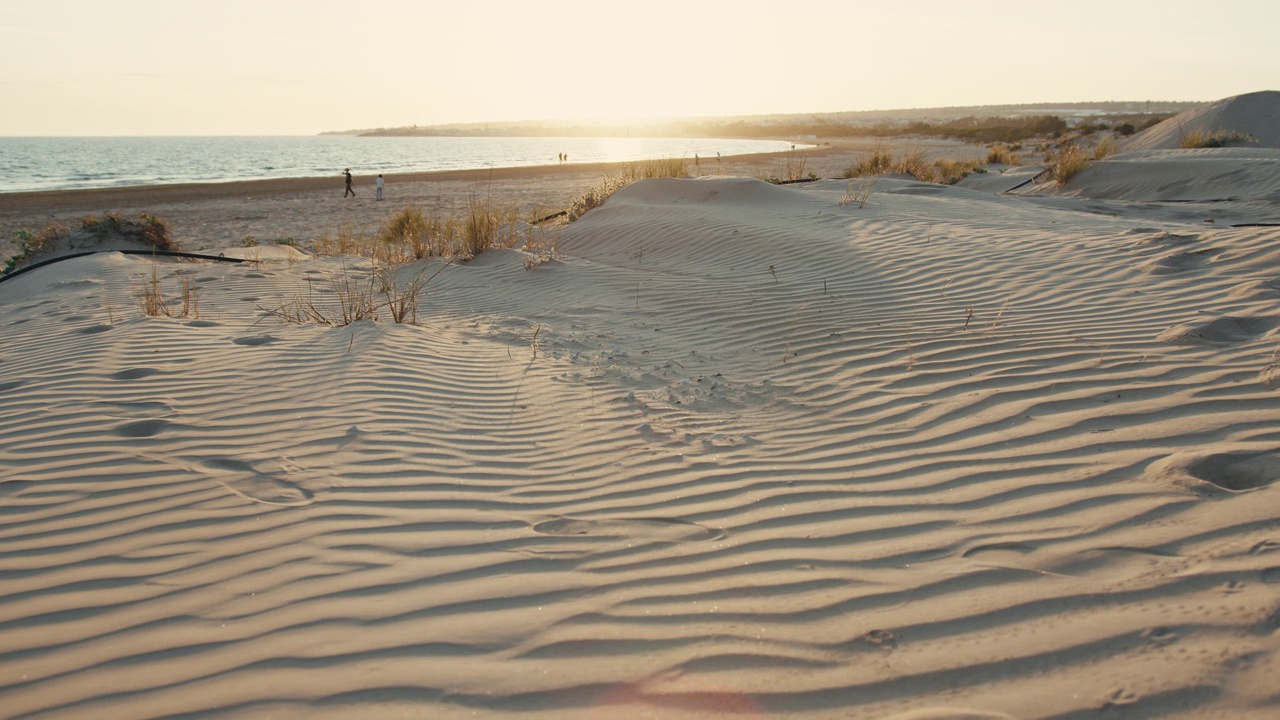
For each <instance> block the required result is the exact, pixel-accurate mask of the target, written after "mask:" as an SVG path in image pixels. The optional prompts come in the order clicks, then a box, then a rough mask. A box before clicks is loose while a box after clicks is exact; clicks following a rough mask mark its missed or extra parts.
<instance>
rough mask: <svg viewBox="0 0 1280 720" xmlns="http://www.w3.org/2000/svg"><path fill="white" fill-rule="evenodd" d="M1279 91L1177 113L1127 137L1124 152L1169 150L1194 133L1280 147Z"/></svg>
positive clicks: (1257, 93)
mask: <svg viewBox="0 0 1280 720" xmlns="http://www.w3.org/2000/svg"><path fill="white" fill-rule="evenodd" d="M1277 117H1280V91H1276V90H1263V91H1261V92H1253V93H1247V94H1244V95H1236V96H1234V97H1229V98H1224V99H1222V100H1219V101H1217V102H1215V103H1211V104H1209V105H1206V106H1205V107H1202V108H1197V109H1195V110H1188V111H1186V112H1182V113H1178V114H1177V115H1174V116H1173V117H1171V118H1169V119H1168V120H1165V121H1163V122H1161V123H1159V124H1158V125H1155V126H1154V127H1150V128H1147V129H1146V130H1143V131H1142V132H1140V133H1138V134H1137V135H1134V136H1133V137H1131V138H1129V140H1128V141H1127V142H1126V143H1125V148H1124V149H1126V150H1172V149H1175V148H1178V147H1181V143H1182V139H1183V138H1184V137H1186V136H1187V135H1188V134H1190V133H1193V132H1203V133H1214V132H1219V131H1226V132H1236V133H1241V134H1244V135H1248V136H1250V137H1252V138H1253V142H1252V143H1251V144H1252V145H1255V146H1258V147H1266V148H1280V123H1277V122H1276V118H1277Z"/></svg>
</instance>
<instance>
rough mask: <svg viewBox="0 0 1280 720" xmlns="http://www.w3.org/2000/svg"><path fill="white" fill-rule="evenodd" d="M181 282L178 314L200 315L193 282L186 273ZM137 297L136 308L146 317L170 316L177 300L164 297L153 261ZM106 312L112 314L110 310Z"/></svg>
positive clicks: (192, 316) (190, 316) (184, 315)
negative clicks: (149, 272) (180, 306)
mask: <svg viewBox="0 0 1280 720" xmlns="http://www.w3.org/2000/svg"><path fill="white" fill-rule="evenodd" d="M181 282H182V287H181V293H182V300H181V302H182V309H181V311H179V313H178V314H179V315H180V316H181V317H185V318H198V317H200V298H199V293H198V292H197V288H196V285H195V283H194V282H193V281H192V280H191V278H190V277H189V276H186V275H183V276H182V281H181ZM137 297H138V308H139V309H140V310H142V314H143V315H146V316H147V317H172V316H173V314H174V310H173V306H175V305H176V304H177V302H178V300H176V299H175V300H166V299H165V296H164V291H163V290H162V289H161V287H160V266H159V263H155V262H153V263H151V276H150V277H149V278H147V279H145V280H144V281H143V283H142V289H141V290H139V291H138V294H137ZM108 314H109V315H111V314H112V313H111V311H110V310H108Z"/></svg>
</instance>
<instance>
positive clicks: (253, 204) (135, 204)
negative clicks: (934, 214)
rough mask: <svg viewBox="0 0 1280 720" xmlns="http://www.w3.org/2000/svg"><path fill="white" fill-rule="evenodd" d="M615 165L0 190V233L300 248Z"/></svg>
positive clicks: (755, 167)
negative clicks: (378, 188) (146, 218)
mask: <svg viewBox="0 0 1280 720" xmlns="http://www.w3.org/2000/svg"><path fill="white" fill-rule="evenodd" d="M821 142H822V143H823V144H822V145H821V146H819V147H815V148H812V149H809V150H805V151H803V152H798V153H797V155H795V156H793V157H792V158H791V161H792V163H793V164H796V165H798V164H799V163H800V162H803V163H804V173H803V174H805V175H807V174H809V173H813V174H814V175H816V176H818V177H840V175H841V174H842V173H843V172H844V170H845V169H846V168H847V167H848V166H849V164H850V163H852V162H854V161H856V160H857V159H858V158H860V157H863V156H865V155H867V154H869V153H871V152H872V151H874V149H875V148H876V147H877V145H879V144H881V143H880V141H877V140H873V139H849V138H835V139H826V140H822V141H821ZM894 147H898V148H901V149H902V150H906V149H911V150H919V151H922V152H924V153H926V155H928V156H929V157H930V158H931V159H932V158H942V157H957V158H965V159H976V158H980V157H982V156H983V155H984V154H985V151H984V150H983V149H982V148H979V147H975V146H973V145H967V144H965V143H959V142H953V141H946V140H930V139H920V140H912V141H909V142H906V143H900V144H896V145H894ZM787 162H788V157H787V156H786V155H778V154H773V153H769V154H760V155H743V156H732V157H726V158H723V159H721V160H719V161H717V160H716V159H715V158H700V159H699V161H698V165H697V166H695V167H692V168H691V169H692V170H694V174H697V175H729V176H742V177H786V169H787ZM690 164H691V165H692V163H690ZM616 171H617V166H616V165H611V164H607V163H601V164H581V165H579V164H565V165H547V166H541V167H528V168H498V169H494V170H463V171H454V172H439V173H420V174H407V175H390V176H388V177H387V178H386V190H385V200H384V201H383V202H380V203H379V202H376V201H375V200H374V186H373V182H374V178H373V177H372V176H369V175H362V174H361V173H360V172H359V170H358V169H357V170H356V171H355V173H356V177H355V181H354V189H355V191H356V193H357V195H356V197H355V198H354V199H353V198H346V199H344V198H343V179H342V177H341V175H340V174H339V173H337V172H335V173H334V175H333V177H331V178H297V179H289V180H259V181H252V182H233V183H202V184H187V185H150V186H141V187H122V188H106V189H96V190H72V191H60V192H22V193H0V238H2V239H3V241H4V242H5V243H7V244H8V246H9V247H11V241H12V237H13V234H14V232H15V231H17V230H20V229H27V230H39V229H40V228H42V227H44V226H46V225H48V224H50V223H55V222H57V223H63V224H69V225H74V224H75V222H76V221H77V220H79V219H80V218H82V217H85V216H87V215H102V214H104V213H108V212H116V213H120V214H121V215H124V216H127V217H136V216H137V214H138V213H142V212H146V213H149V214H152V215H155V216H157V217H159V218H161V219H163V220H164V221H165V222H166V223H167V224H168V225H169V227H170V228H171V230H172V233H173V236H174V237H175V239H176V240H177V241H178V242H179V243H180V244H181V245H182V246H183V248H184V249H188V250H196V249H199V248H201V247H213V246H216V245H236V244H239V243H240V242H241V241H242V240H243V239H244V238H245V237H249V236H252V237H254V238H257V239H258V240H259V241H261V242H264V243H265V242H270V241H272V240H276V239H283V238H293V239H295V240H298V241H300V242H302V243H304V244H308V243H310V242H312V241H314V240H315V239H316V238H317V237H322V236H325V235H329V236H333V235H336V234H337V233H338V231H339V230H340V229H343V228H347V229H349V230H351V231H352V232H353V233H357V234H358V233H361V232H363V233H368V234H371V235H372V234H376V233H377V231H378V229H379V228H380V227H381V226H382V224H383V223H384V222H385V221H386V220H387V218H388V217H390V216H391V215H393V214H394V213H396V212H397V211H399V210H400V209H401V208H404V207H405V206H407V205H412V206H414V207H420V208H426V209H429V210H431V211H432V212H435V213H439V214H443V215H452V216H459V217H460V216H462V215H463V214H464V213H465V211H466V207H467V199H468V197H469V196H470V195H477V196H481V197H486V198H490V199H492V200H493V202H494V203H496V204H499V205H503V206H507V205H515V206H518V207H519V208H520V209H521V211H522V213H533V212H535V211H540V210H542V209H545V210H546V214H551V213H554V212H557V211H559V210H564V209H565V208H567V207H568V206H569V204H570V203H571V202H572V200H573V198H574V197H576V196H577V195H579V194H581V193H583V192H584V191H586V190H587V189H588V188H590V187H591V186H593V185H595V184H596V183H598V182H599V181H600V180H601V178H602V177H604V176H606V175H608V174H610V173H613V172H616ZM11 252H12V251H11V250H10V251H7V252H3V253H0V254H2V255H8V254H11Z"/></svg>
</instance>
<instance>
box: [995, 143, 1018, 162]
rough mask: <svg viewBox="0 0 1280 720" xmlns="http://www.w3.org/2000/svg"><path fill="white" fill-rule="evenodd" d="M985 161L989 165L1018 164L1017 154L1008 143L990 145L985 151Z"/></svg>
mask: <svg viewBox="0 0 1280 720" xmlns="http://www.w3.org/2000/svg"><path fill="white" fill-rule="evenodd" d="M987 163H988V164H991V165H1019V164H1021V162H1020V160H1019V158H1018V154H1017V153H1016V152H1014V149H1013V147H1012V146H1009V145H1000V144H997V145H992V146H991V149H990V150H989V151H988V152H987Z"/></svg>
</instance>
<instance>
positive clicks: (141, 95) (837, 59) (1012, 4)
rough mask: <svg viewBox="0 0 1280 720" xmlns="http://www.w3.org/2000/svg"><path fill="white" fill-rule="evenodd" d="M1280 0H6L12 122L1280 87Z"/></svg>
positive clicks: (1124, 95) (931, 100)
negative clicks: (1277, 38) (1278, 33)
mask: <svg viewBox="0 0 1280 720" xmlns="http://www.w3.org/2000/svg"><path fill="white" fill-rule="evenodd" d="M1277 28H1280V2H1276V1H1275V0H1215V1H1214V2H1212V3H1204V2H1203V1H1202V0H1195V1H1188V0H1107V1H1106V2H1099V1H1096V0H1075V1H1074V2H1059V3H1038V2H1026V1H1025V0H1020V1H1011V0H984V1H983V2H977V1H976V0H971V1H963V0H880V1H879V2H870V1H864V0H843V1H839V0H805V1H804V2H778V1H776V0H773V1H769V2H764V1H756V0H724V1H722V0H681V1H678V2H673V1H671V0H589V1H585V2H580V1H578V0H455V1H453V2H435V1H432V0H345V1H337V0H214V1H209V0H0V136H24V135H309V134H314V133H318V132H322V131H327V130H348V129H357V128H373V127H397V126H403V125H413V124H417V125H435V124H443V123H455V122H483V121H507V120H579V119H581V120H591V119H597V120H611V121H619V120H623V121H626V120H635V121H637V122H639V121H643V120H645V119H653V118H663V117H691V116H734V115H750V114H773V113H817V112H837V111H849V110H884V109H898V108H918V107H941V106H955V105H984V104H1014V103H1042V102H1084V101H1102V100H1179V101H1207V100H1217V99H1220V98H1224V97H1229V96H1232V95H1238V94H1241V93H1246V92H1254V91H1257V90H1277V89H1280V50H1277V48H1280V43H1276V42H1275V39H1274V36H1275V32H1276V29H1277Z"/></svg>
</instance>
